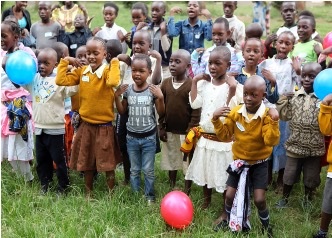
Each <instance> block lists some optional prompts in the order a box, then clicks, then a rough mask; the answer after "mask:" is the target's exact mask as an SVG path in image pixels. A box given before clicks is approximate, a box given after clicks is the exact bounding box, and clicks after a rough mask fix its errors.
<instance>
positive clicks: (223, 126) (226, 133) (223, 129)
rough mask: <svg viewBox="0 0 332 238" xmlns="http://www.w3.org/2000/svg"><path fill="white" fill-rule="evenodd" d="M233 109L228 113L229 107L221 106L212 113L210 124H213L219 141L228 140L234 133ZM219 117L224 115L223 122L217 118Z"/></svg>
mask: <svg viewBox="0 0 332 238" xmlns="http://www.w3.org/2000/svg"><path fill="white" fill-rule="evenodd" d="M234 113H235V111H232V112H231V113H230V109H229V107H221V108H219V109H217V110H216V111H215V112H214V113H213V117H212V120H211V122H212V124H213V126H214V131H215V133H216V135H217V137H218V139H219V140H221V141H230V140H231V139H232V137H233V134H234V125H235V124H234V121H233V119H232V118H233V116H234ZM219 117H225V122H224V123H222V121H221V120H220V119H219Z"/></svg>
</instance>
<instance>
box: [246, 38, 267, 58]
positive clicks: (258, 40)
mask: <svg viewBox="0 0 332 238" xmlns="http://www.w3.org/2000/svg"><path fill="white" fill-rule="evenodd" d="M251 40H255V41H257V42H259V44H260V45H261V51H262V54H263V52H264V45H263V43H262V41H261V40H260V39H258V38H249V39H247V40H246V41H245V42H244V44H243V50H244V49H245V48H246V45H247V42H248V41H251Z"/></svg>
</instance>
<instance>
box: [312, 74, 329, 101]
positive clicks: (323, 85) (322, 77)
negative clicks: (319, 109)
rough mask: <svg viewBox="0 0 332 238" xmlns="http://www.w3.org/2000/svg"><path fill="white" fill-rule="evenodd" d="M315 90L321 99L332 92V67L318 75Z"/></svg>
mask: <svg viewBox="0 0 332 238" xmlns="http://www.w3.org/2000/svg"><path fill="white" fill-rule="evenodd" d="M314 92H315V94H316V96H317V97H318V98H319V99H320V100H323V99H324V98H325V97H326V96H327V95H328V94H330V93H332V69H325V70H323V71H321V72H320V73H319V74H318V75H317V76H316V78H315V81H314Z"/></svg>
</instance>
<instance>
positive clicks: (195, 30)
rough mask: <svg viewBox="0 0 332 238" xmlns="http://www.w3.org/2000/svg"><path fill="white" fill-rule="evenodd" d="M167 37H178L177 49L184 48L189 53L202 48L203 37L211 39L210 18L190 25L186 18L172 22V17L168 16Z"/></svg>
mask: <svg viewBox="0 0 332 238" xmlns="http://www.w3.org/2000/svg"><path fill="white" fill-rule="evenodd" d="M167 32H168V35H169V37H177V36H180V38H179V49H185V50H187V51H189V53H190V54H191V53H192V52H193V51H194V50H195V49H197V48H204V39H205V40H207V41H211V40H212V20H208V21H207V22H202V21H201V20H198V21H197V22H196V24H195V25H194V26H191V25H190V23H189V21H188V19H186V20H184V21H178V22H177V23H174V17H170V18H169V20H168V23H167Z"/></svg>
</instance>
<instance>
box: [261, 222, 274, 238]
mask: <svg viewBox="0 0 332 238" xmlns="http://www.w3.org/2000/svg"><path fill="white" fill-rule="evenodd" d="M262 233H263V234H265V233H266V234H267V237H268V238H273V231H272V226H271V225H269V226H268V227H263V228H262Z"/></svg>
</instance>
